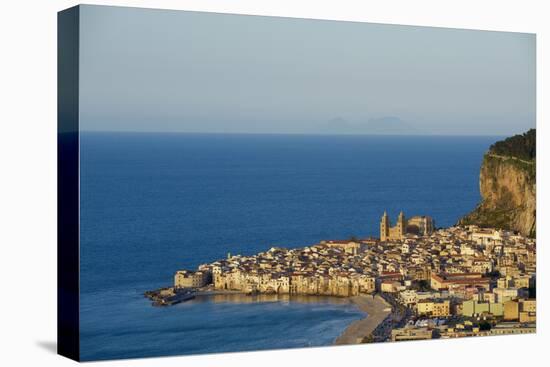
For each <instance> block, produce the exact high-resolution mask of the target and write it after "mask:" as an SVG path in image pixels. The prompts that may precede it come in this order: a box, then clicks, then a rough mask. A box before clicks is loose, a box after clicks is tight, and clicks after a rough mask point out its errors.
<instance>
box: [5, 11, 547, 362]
mask: <svg viewBox="0 0 550 367" xmlns="http://www.w3.org/2000/svg"><path fill="white" fill-rule="evenodd" d="M94 3H95V4H106V5H129V6H141V7H157V8H169V9H183V10H202V11H214V12H228V13H241V14H261V15H273V16H290V17H301V18H319V19H339V20H354V21H367V22H377V23H395V24H410V25H426V26H443V27H458V28H472V29H488V30H505V31H519V32H532V33H537V101H538V103H537V105H538V111H537V129H538V131H537V135H538V153H537V154H538V167H537V168H538V178H537V181H538V191H539V195H538V225H537V227H538V230H537V232H538V233H537V234H538V264H537V265H538V266H537V267H538V274H537V276H538V292H537V293H538V306H537V307H538V309H539V313H538V332H537V334H536V335H526V336H504V337H488V338H468V339H462V340H453V341H431V342H409V343H400V344H377V345H363V346H343V347H329V348H314V349H300V350H296V349H295V350H282V351H273V352H254V353H232V354H218V355H206V356H193V357H170V358H156V359H142V360H125V361H113V362H101V364H102V365H105V366H107V365H108V366H111V365H113V366H114V365H116V366H149V365H155V366H168V365H170V366H176V365H186V366H214V365H227V366H239V367H246V366H258V365H266V366H297V365H300V364H301V365H304V366H308V365H319V366H335V365H336V366H342V365H345V364H364V365H373V364H375V363H377V364H380V363H388V364H390V365H396V364H405V365H407V366H417V365H418V366H420V365H422V366H426V365H445V366H455V365H456V366H458V365H460V366H464V365H477V366H482V365H485V366H491V365H501V366H508V365H509V366H512V365H515V366H522V365H524V366H525V365H528V364H534V365H540V364H543V363H545V364H546V363H548V361H545V360H544V357H545V356H546V355H547V352H548V350H549V348H550V347H549V345H550V343H549V342H550V338H549V335H550V326H549V320H550V308H549V307H548V306H549V304H548V289H549V286H548V285H549V280H548V270H547V269H548V264H549V262H550V260H549V259H548V258H547V256H550V255H548V254H549V253H550V250H548V249H546V247H548V246H550V244H549V243H548V239H549V231H548V229H547V228H548V227H545V225H548V218H549V216H548V211H547V210H546V208H548V205H549V200H548V197H549V188H548V177H549V174H548V167H546V170H545V169H544V168H543V166H544V165H546V164H547V161H548V150H549V148H548V146H546V147H545V146H544V144H543V142H544V141H545V140H546V141H548V140H549V139H550V136H549V133H548V130H549V129H548V128H547V127H546V121H545V120H546V119H547V117H548V114H549V112H548V111H549V110H548V105H547V104H546V105H545V103H544V101H548V100H549V97H550V95H549V88H550V81H549V72H548V68H549V67H550V55H549V53H550V31H549V26H548V23H550V20H549V19H550V18H549V16H548V14H550V12H549V11H548V10H546V9H545V5H544V4H545V3H546V1H543V0H540V1H529V0H523V1H506V0H499V1H492V0H477V1H471V0H452V1H451V0H445V1H441V0H439V1H438V0H432V1H428V0H401V1H396V0H386V1H383V2H378V3H376V4H375V3H373V2H370V1H365V0H364V1H356V2H352V1H347V0H345V1H344V0H333V1H320V0H317V1H315V0H293V1H292V0H269V1H261V0H232V1H230V0H226V1H222V0H217V1H216V0H187V1H160V0H159V1H94ZM76 4H77V2H74V1H62V0H41V1H39V0H38V1H16V0H12V1H10V2H8V1H3V2H2V3H1V5H0V9H1V12H0V17H1V19H0V27H1V29H0V40H1V42H0V66H1V67H0V92H1V95H0V101H1V102H0V124H1V129H0V139H1V141H0V246H1V247H0V250H1V252H0V272H1V273H0V285H1V288H0V291H1V292H2V297H1V299H0V338H1V340H0V364H1V365H3V366H17V365H26V366H36V365H40V366H50V365H61V366H63V365H70V364H74V362H72V361H70V360H68V359H65V358H63V357H60V356H57V355H56V354H55V352H54V351H55V339H56V12H57V11H59V10H62V9H64V8H67V7H70V6H72V5H76ZM545 23H546V24H545ZM502 62H506V60H502ZM547 103H548V102H547ZM547 358H548V357H547Z"/></svg>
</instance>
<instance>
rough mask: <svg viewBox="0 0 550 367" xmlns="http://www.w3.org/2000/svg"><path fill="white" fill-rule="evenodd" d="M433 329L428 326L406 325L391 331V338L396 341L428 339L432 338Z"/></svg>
mask: <svg viewBox="0 0 550 367" xmlns="http://www.w3.org/2000/svg"><path fill="white" fill-rule="evenodd" d="M432 336H433V331H432V330H430V329H428V328H411V327H408V328H407V327H405V328H401V329H394V330H392V331H391V340H392V341H394V342H398V341H406V340H427V339H432Z"/></svg>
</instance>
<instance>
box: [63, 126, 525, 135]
mask: <svg viewBox="0 0 550 367" xmlns="http://www.w3.org/2000/svg"><path fill="white" fill-rule="evenodd" d="M533 129H534V128H533ZM528 130H529V129H528ZM528 130H526V131H528ZM78 132H79V133H100V134H101V133H114V134H188V135H296V136H349V137H353V136H357V137H367V136H370V137H377V136H379V137H388V136H395V137H507V136H513V135H518V134H522V133H521V132H518V133H508V134H502V133H500V134H439V133H420V134H376V133H371V134H368V133H357V134H351V133H317V132H303V133H301V132H300V133H297V132H280V133H278V132H239V131H235V132H218V131H155V130H144V131H132V130H79V131H78ZM60 133H63V132H60Z"/></svg>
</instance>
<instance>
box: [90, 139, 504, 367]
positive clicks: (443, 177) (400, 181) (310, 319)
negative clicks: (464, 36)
mask: <svg viewBox="0 0 550 367" xmlns="http://www.w3.org/2000/svg"><path fill="white" fill-rule="evenodd" d="M497 140H499V137H443V136H433V137H420V136H407V137H405V136H322V135H311V136H306V135H253V134H242V135H241V134H177V133H92V132H87V133H81V136H80V143H81V147H80V157H81V170H80V174H81V177H80V190H81V191H80V195H81V212H80V215H81V218H80V219H81V228H80V229H81V247H80V256H81V263H80V266H81V276H80V281H81V283H80V285H81V357H82V359H83V360H93V359H113V358H133V357H144V356H160V355H175V354H197V353H214V352H229V351H246V350H258V349H274V348H291V347H306V346H320V345H329V344H331V343H332V342H333V341H334V339H335V338H336V337H337V336H338V335H339V334H340V333H341V332H342V331H343V330H344V328H345V327H346V326H347V325H349V324H350V323H351V322H353V321H355V320H357V319H359V318H361V317H363V316H364V315H363V314H362V313H361V312H360V311H359V310H358V309H356V308H355V307H354V306H353V305H352V304H350V303H349V302H348V301H347V300H345V299H337V298H330V297H329V298H326V297H325V298H323V297H305V298H304V297H301V298H284V299H273V298H265V297H264V298H262V297H255V298H254V297H242V296H240V297H239V296H223V297H222V296H219V297H204V298H200V299H199V298H197V299H195V300H193V301H190V302H187V303H184V304H180V305H177V306H174V307H168V308H157V307H152V306H151V305H150V302H149V301H148V300H147V299H146V298H144V297H143V292H144V291H146V290H151V289H154V288H158V287H160V286H167V285H170V284H171V283H172V280H173V274H174V272H175V270H178V269H182V268H188V269H193V268H195V267H197V266H198V265H199V264H202V263H206V262H211V261H214V260H216V259H220V258H225V257H226V256H227V253H231V254H243V255H247V254H254V253H257V252H259V251H264V250H267V249H269V248H270V247H271V246H282V247H301V246H305V245H310V244H314V243H317V242H318V241H320V240H323V239H345V238H350V237H351V236H356V237H366V236H378V223H379V218H380V216H381V214H382V213H383V211H384V210H387V211H388V214H389V215H390V217H391V219H392V220H393V221H395V219H396V217H397V214H398V213H399V211H400V210H403V211H404V213H405V215H406V216H412V215H430V216H432V217H433V218H434V219H435V221H436V225H437V226H441V227H445V226H450V225H452V224H454V223H456V221H457V220H458V219H459V218H460V217H461V216H462V215H464V214H466V213H467V212H469V211H470V210H472V209H473V208H474V207H475V205H476V204H477V202H478V201H479V199H480V197H479V187H478V182H479V168H480V165H481V161H482V158H483V153H484V152H485V151H486V150H487V149H488V148H489V146H490V145H491V144H492V143H494V142H495V141H497Z"/></svg>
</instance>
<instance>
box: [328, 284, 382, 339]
mask: <svg viewBox="0 0 550 367" xmlns="http://www.w3.org/2000/svg"><path fill="white" fill-rule="evenodd" d="M350 300H351V302H353V303H354V304H355V305H356V306H357V307H358V308H359V309H360V310H361V311H363V312H365V313H366V314H367V315H366V317H364V318H362V319H361V320H357V321H354V322H352V323H351V324H350V325H348V327H347V328H346V329H345V330H344V331H343V332H342V334H340V336H338V337H337V338H336V339H335V340H334V343H333V345H346V344H360V343H362V342H363V340H364V338H366V337H368V336H369V335H371V334H372V333H373V331H374V330H375V329H376V328H377V327H378V325H380V324H381V323H382V322H383V321H384V320H385V319H386V318H387V317H388V315H390V314H391V306H390V305H389V304H388V303H387V302H386V301H385V300H384V299H383V298H382V297H380V296H379V295H376V296H375V297H374V298H373V297H372V296H371V295H359V296H354V297H350Z"/></svg>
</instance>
